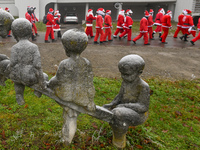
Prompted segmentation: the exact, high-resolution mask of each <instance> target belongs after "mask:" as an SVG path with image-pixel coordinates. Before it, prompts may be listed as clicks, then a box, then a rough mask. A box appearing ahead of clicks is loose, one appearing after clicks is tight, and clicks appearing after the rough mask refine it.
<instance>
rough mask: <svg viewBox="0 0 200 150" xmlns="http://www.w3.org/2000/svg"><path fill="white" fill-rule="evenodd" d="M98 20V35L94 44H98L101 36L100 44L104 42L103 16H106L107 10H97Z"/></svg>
mask: <svg viewBox="0 0 200 150" xmlns="http://www.w3.org/2000/svg"><path fill="white" fill-rule="evenodd" d="M96 13H97V18H96V35H95V37H94V43H95V44H98V42H97V40H98V38H99V34H100V43H103V42H104V32H103V22H104V19H103V16H104V15H105V10H104V9H103V8H99V9H98V10H97V12H96Z"/></svg>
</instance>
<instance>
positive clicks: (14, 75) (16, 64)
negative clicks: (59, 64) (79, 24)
mask: <svg viewBox="0 0 200 150" xmlns="http://www.w3.org/2000/svg"><path fill="white" fill-rule="evenodd" d="M11 28H12V32H13V35H14V37H15V38H16V40H17V41H18V43H17V44H15V45H14V46H13V47H12V49H11V56H10V66H9V72H10V74H9V78H10V79H11V80H12V81H14V87H15V92H16V101H17V103H18V104H19V105H23V104H24V103H25V101H24V96H23V94H24V89H25V86H32V85H35V84H39V86H40V88H42V89H45V88H46V82H45V77H46V76H47V75H46V74H43V71H42V68H41V58H40V52H39V50H38V46H37V45H36V44H33V43H31V42H30V41H29V40H28V39H29V38H30V37H31V33H32V25H31V23H30V22H29V21H28V20H26V19H24V18H19V19H16V20H15V21H13V23H12V26H11ZM35 94H36V95H37V96H41V94H39V93H38V92H37V91H35Z"/></svg>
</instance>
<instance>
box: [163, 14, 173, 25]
mask: <svg viewBox="0 0 200 150" xmlns="http://www.w3.org/2000/svg"><path fill="white" fill-rule="evenodd" d="M162 27H165V28H171V27H172V25H171V16H170V15H164V16H163V17H162Z"/></svg>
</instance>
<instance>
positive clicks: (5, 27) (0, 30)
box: [0, 9, 14, 38]
mask: <svg viewBox="0 0 200 150" xmlns="http://www.w3.org/2000/svg"><path fill="white" fill-rule="evenodd" d="M13 20H14V18H13V16H12V15H11V14H10V13H8V12H6V11H5V10H3V9H0V36H1V37H3V38H5V37H6V36H7V35H8V33H9V31H10V29H11V24H12V22H13Z"/></svg>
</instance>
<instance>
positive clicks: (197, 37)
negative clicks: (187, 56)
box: [190, 18, 200, 45]
mask: <svg viewBox="0 0 200 150" xmlns="http://www.w3.org/2000/svg"><path fill="white" fill-rule="evenodd" d="M197 29H198V30H199V34H198V35H197V36H196V37H195V38H193V39H192V40H191V41H190V43H191V44H192V45H195V44H194V43H195V42H196V41H197V40H199V39H200V18H199V20H198V24H197Z"/></svg>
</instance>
